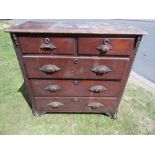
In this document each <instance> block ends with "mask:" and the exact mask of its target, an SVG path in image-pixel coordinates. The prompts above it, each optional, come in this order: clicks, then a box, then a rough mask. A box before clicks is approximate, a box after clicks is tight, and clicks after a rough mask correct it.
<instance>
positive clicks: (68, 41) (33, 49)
mask: <svg viewBox="0 0 155 155" xmlns="http://www.w3.org/2000/svg"><path fill="white" fill-rule="evenodd" d="M45 38H49V39H50V43H52V44H53V45H55V47H56V48H55V49H53V50H51V49H41V48H40V46H41V45H42V44H43V43H44V39H45ZM19 43H20V44H21V49H22V52H23V53H34V54H35V53H38V54H39V53H40V54H42V53H43V54H75V51H76V45H75V39H74V38H65V37H59V38H56V37H52V38H51V37H42V36H36V37H35V36H34V35H30V36H28V37H27V36H24V37H23V36H19Z"/></svg>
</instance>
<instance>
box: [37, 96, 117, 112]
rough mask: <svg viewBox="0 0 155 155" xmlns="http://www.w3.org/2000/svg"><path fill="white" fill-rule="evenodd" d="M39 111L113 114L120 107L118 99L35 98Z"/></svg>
mask: <svg viewBox="0 0 155 155" xmlns="http://www.w3.org/2000/svg"><path fill="white" fill-rule="evenodd" d="M35 101H36V104H37V109H38V110H39V111H46V112H94V113H102V112H113V111H115V109H116V108H117V106H118V102H117V99H116V98H104V99H103V98H94V97H89V98H84V97H75V98H70V97H65V98H60V97H57V98H56V97H54V98H50V97H49V98H48V97H35Z"/></svg>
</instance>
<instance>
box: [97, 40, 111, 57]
mask: <svg viewBox="0 0 155 155" xmlns="http://www.w3.org/2000/svg"><path fill="white" fill-rule="evenodd" d="M111 49H112V46H111V45H110V44H109V39H103V44H102V45H99V46H98V47H97V50H99V51H101V52H103V54H104V53H106V52H108V51H110V50H111Z"/></svg>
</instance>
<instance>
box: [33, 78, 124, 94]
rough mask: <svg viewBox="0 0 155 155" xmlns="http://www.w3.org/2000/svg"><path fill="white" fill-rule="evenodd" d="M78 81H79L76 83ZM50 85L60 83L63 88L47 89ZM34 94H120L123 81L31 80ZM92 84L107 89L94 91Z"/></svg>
mask: <svg viewBox="0 0 155 155" xmlns="http://www.w3.org/2000/svg"><path fill="white" fill-rule="evenodd" d="M76 81H77V83H76ZM49 85H58V86H59V87H60V88H61V89H58V90H57V91H55V92H50V91H47V90H46V89H45V88H46V87H47V86H49ZM31 86H32V90H33V94H34V96H36V97H52V96H54V97H63V96H73V97H74V96H79V97H80V96H87V97H89V96H92V97H95V96H100V97H105V96H119V94H120V93H121V88H122V83H121V82H119V81H96V80H31ZM92 86H103V87H105V88H106V89H107V90H104V91H102V92H92V91H90V90H89V89H90V88H91V87H92Z"/></svg>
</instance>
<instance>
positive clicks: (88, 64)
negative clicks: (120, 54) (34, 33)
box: [24, 56, 128, 79]
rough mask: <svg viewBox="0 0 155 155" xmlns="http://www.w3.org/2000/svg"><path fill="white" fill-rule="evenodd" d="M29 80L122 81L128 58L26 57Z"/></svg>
mask: <svg viewBox="0 0 155 155" xmlns="http://www.w3.org/2000/svg"><path fill="white" fill-rule="evenodd" d="M24 63H25V66H26V70H27V74H28V77H29V78H69V79H122V78H123V75H124V71H125V69H126V67H127V64H128V58H105V57H104V58H97V57H94V58H89V57H80V58H75V57H72V58H71V57H70V58H68V57H52V56H51V57H48V56H40V57H38V56H36V57H35V56H32V57H29V56H24Z"/></svg>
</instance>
